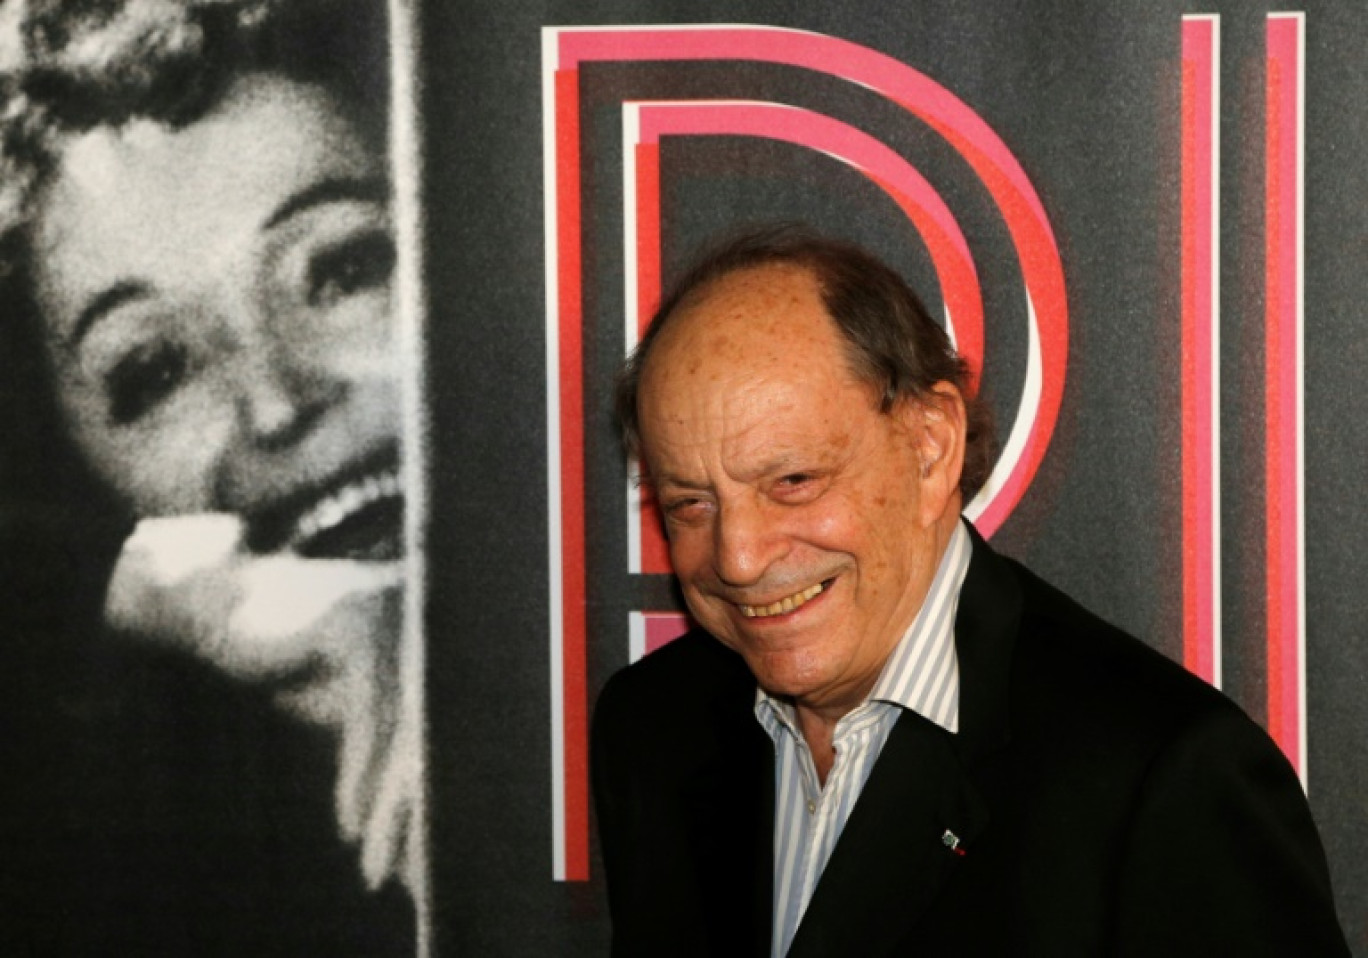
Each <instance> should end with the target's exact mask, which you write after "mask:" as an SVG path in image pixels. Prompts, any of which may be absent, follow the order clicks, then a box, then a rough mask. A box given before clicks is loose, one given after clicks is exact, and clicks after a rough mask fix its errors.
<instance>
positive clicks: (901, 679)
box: [755, 524, 971, 958]
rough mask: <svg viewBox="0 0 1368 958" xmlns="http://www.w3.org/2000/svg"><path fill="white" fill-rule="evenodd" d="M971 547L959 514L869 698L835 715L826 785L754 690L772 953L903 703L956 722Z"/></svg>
mask: <svg viewBox="0 0 1368 958" xmlns="http://www.w3.org/2000/svg"><path fill="white" fill-rule="evenodd" d="M970 549H971V544H970V541H969V534H968V533H967V532H966V531H965V529H964V526H963V524H959V525H957V526H956V527H955V531H954V533H953V534H952V535H951V537H950V543H949V545H948V546H947V547H946V550H945V554H944V555H943V556H942V557H941V561H940V565H939V566H938V567H937V568H936V575H935V578H934V579H933V580H932V582H931V588H930V590H929V591H928V592H927V594H926V599H925V601H924V602H923V603H922V607H921V611H919V612H918V613H917V618H916V619H915V620H914V621H913V622H912V625H911V627H910V628H909V629H908V630H907V632H906V634H904V635H903V637H902V639H900V640H899V642H898V644H897V646H896V647H895V648H894V649H893V652H892V654H891V655H889V657H888V661H886V662H885V663H884V667H883V670H882V671H881V672H880V673H879V678H878V680H877V681H876V682H875V683H874V687H873V689H871V690H870V693H869V696H868V698H866V699H865V700H864V702H862V703H861V704H860V705H858V706H856V707H855V708H854V709H852V710H851V711H850V712H849V713H847V714H846V715H844V716H843V717H842V718H841V719H840V721H838V722H837V723H836V731H835V733H834V735H833V737H832V744H833V746H834V747H835V752H836V759H835V763H834V764H833V765H832V767H831V771H830V772H829V773H828V775H827V780H826V786H825V788H823V787H822V786H821V785H819V784H818V782H817V769H816V766H815V765H814V764H813V761H812V753H811V752H810V751H809V750H808V746H807V742H806V741H805V740H804V739H803V736H802V734H801V733H800V732H799V730H798V721H797V714H796V713H795V711H794V707H793V705H792V704H791V703H789V702H785V701H781V700H779V699H776V698H772V697H770V696H769V695H767V694H766V693H765V692H764V690H762V689H757V690H756V696H755V717H756V718H757V719H758V720H759V722H760V724H761V725H762V726H764V729H765V731H766V732H768V733H769V736H770V738H771V739H773V740H774V749H775V763H774V934H773V938H772V940H771V942H772V943H771V947H770V953H771V955H772V956H773V958H783V956H784V955H785V954H787V952H788V948H789V945H790V943H791V942H792V941H793V936H794V934H795V933H796V932H797V930H798V923H799V922H800V921H801V920H802V917H803V912H804V911H805V910H806V909H807V905H808V902H809V901H810V900H811V898H812V892H813V889H814V888H815V887H816V886H817V880H818V879H819V878H820V877H821V875H822V870H823V869H824V868H826V863H827V861H828V860H829V859H830V858H831V852H832V849H833V848H835V846H836V840H837V839H838V838H840V836H841V829H842V828H844V827H845V823H846V820H847V819H848V818H849V817H850V810H851V809H852V808H853V807H854V805H855V800H856V799H858V798H859V797H860V791H861V790H862V789H863V788H864V784H865V781H866V780H867V779H868V778H869V773H870V770H871V769H872V768H873V767H874V762H875V760H876V759H878V757H879V752H880V750H882V749H883V746H884V742H886V741H888V734H889V732H890V731H892V729H893V723H894V722H896V721H897V719H898V715H899V714H900V713H901V712H902V710H903V709H911V710H913V711H914V712H917V713H918V714H920V715H922V716H924V717H926V718H928V719H930V720H931V721H933V722H935V723H936V724H937V725H939V726H941V727H942V728H944V729H945V730H946V731H949V732H954V731H956V730H957V729H958V728H959V663H958V662H957V660H956V658H955V610H956V609H957V608H958V606H959V591H960V586H961V585H962V584H963V583H964V575H965V573H966V572H967V571H968V569H969V553H970Z"/></svg>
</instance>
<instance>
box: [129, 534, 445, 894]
mask: <svg viewBox="0 0 1368 958" xmlns="http://www.w3.org/2000/svg"><path fill="white" fill-rule="evenodd" d="M105 614H106V618H107V621H108V623H109V624H110V625H111V626H113V627H114V628H115V629H116V630H118V631H120V632H123V633H128V634H130V635H134V636H137V637H140V638H142V639H144V640H147V641H152V642H156V643H158V644H162V645H166V646H168V647H173V648H177V649H180V650H183V651H185V652H187V653H189V654H190V655H192V656H194V657H196V658H198V659H200V660H202V661H204V662H206V663H208V664H210V665H212V666H213V667H215V668H217V669H219V670H221V671H222V672H223V673H225V674H227V675H229V676H231V677H232V678H234V679H236V680H239V681H243V682H247V683H250V684H253V685H256V686H259V687H262V688H264V689H266V690H268V691H269V693H270V694H271V697H272V699H273V701H274V702H275V703H276V704H277V705H278V706H279V707H280V708H281V709H283V710H284V711H285V712H287V713H288V714H290V715H292V716H295V717H297V718H298V719H300V720H301V721H304V722H307V723H309V724H312V725H317V726H320V727H323V728H327V729H329V730H331V731H333V732H334V733H335V734H336V740H337V782H336V793H335V794H336V811H337V824H338V828H339V831H340V834H341V836H342V838H343V839H344V840H346V841H348V842H351V843H356V844H359V845H360V846H361V864H362V870H363V873H364V875H365V878H366V882H367V884H368V885H369V886H370V887H372V888H377V887H379V886H380V885H381V884H383V883H384V882H385V880H386V879H388V878H390V877H391V876H397V877H399V878H401V879H402V880H403V881H405V883H406V884H408V885H409V887H410V889H412V888H413V886H414V876H413V875H412V874H411V873H412V871H413V869H414V867H415V864H414V861H413V856H412V855H411V854H410V847H409V846H410V836H409V833H410V830H411V828H412V816H413V812H414V802H415V800H416V797H417V794H418V790H419V788H420V782H421V769H420V768H419V765H420V761H421V760H420V758H419V755H420V750H419V744H420V743H419V742H418V741H417V739H418V736H419V731H420V730H419V728H418V724H419V723H418V720H417V718H416V716H417V712H418V710H417V708H416V707H410V703H408V702H406V701H405V695H406V694H410V695H412V694H416V690H408V691H407V693H406V691H405V689H404V688H403V687H402V686H403V683H401V681H400V675H401V674H402V671H403V667H402V657H403V655H404V649H403V641H404V640H403V636H404V629H403V574H402V564H401V563H398V562H359V561H352V560H340V559H310V558H303V557H300V556H297V555H294V554H293V553H271V554H267V555H260V554H256V553H252V552H250V551H248V550H247V549H246V548H245V547H244V545H243V530H242V523H241V521H240V520H238V519H237V518H236V517H234V516H231V515H223V514H212V515H195V516H180V517H174V518H160V519H146V520H143V521H142V522H140V523H139V524H138V527H137V528H136V530H135V531H134V533H133V535H131V536H130V537H129V538H128V540H127V542H126V543H125V544H124V548H123V551H122V554H121V555H120V557H119V560H118V562H117V564H116V566H115V569H114V574H113V577H112V578H111V581H110V585H109V591H108V593H107V596H106V601H105Z"/></svg>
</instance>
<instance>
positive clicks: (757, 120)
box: [638, 100, 983, 379]
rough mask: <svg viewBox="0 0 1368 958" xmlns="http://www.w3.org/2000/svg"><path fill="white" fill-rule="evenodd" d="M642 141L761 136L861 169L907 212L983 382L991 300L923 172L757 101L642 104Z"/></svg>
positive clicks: (803, 115) (821, 119)
mask: <svg viewBox="0 0 1368 958" xmlns="http://www.w3.org/2000/svg"><path fill="white" fill-rule="evenodd" d="M638 116H639V118H640V131H641V142H643V143H647V144H651V143H655V142H656V141H657V140H658V139H659V138H660V137H661V136H717V135H742V136H759V137H765V138H768V139H773V140H780V141H784V142H787V143H793V144H796V145H798V146H806V147H808V148H810V149H813V150H816V151H818V152H819V153H826V154H827V155H829V156H832V157H834V158H835V159H838V160H841V161H842V162H844V163H846V164H848V165H850V166H851V167H853V168H855V169H857V170H859V171H860V172H861V173H863V174H865V175H866V176H867V177H869V178H870V179H871V180H873V181H874V182H875V183H876V184H878V186H879V187H880V188H881V189H883V190H884V191H885V192H886V193H888V195H889V196H890V197H891V198H892V199H893V201H894V202H896V203H897V204H898V206H899V207H900V208H901V209H902V210H903V212H904V213H906V214H907V217H908V219H910V220H911V221H912V223H913V225H914V226H915V227H916V229H917V231H918V233H920V234H921V236H922V239H923V241H924V242H925V243H926V247H927V250H928V251H929V252H930V254H931V261H932V263H933V264H934V265H935V268H936V274H937V276H938V277H939V279H940V283H941V290H942V295H943V296H944V297H945V303H946V308H947V310H948V312H949V314H950V318H951V323H952V325H953V327H954V330H955V336H956V340H957V342H958V349H959V352H960V355H962V356H964V358H965V359H966V360H967V361H968V363H969V365H970V368H971V369H972V370H973V372H974V376H975V378H976V379H977V377H978V374H979V371H980V370H981V369H982V366H983V295H982V292H981V290H980V288H979V281H978V273H977V272H976V271H975V269H974V261H973V256H972V254H971V253H970V251H969V244H968V243H967V242H966V241H965V239H964V233H963V231H962V230H961V229H960V227H959V224H958V223H957V222H956V221H955V217H954V215H953V214H952V213H951V212H950V208H949V207H948V206H946V204H945V201H944V200H943V199H941V197H940V194H939V193H937V192H936V190H935V188H934V187H933V186H932V185H931V184H930V183H929V182H927V180H926V178H925V177H923V176H922V175H921V174H920V173H919V172H917V170H916V168H915V167H913V166H912V165H911V164H910V163H908V162H907V161H906V160H905V159H903V158H902V157H901V156H899V155H898V154H897V153H895V152H894V151H893V150H891V149H890V148H889V147H887V146H886V145H884V144H883V143H881V142H879V141H878V140H876V139H874V138H873V137H872V136H870V135H869V134H867V133H864V132H862V131H860V130H857V129H855V128H854V127H852V126H850V125H848V124H846V123H842V122H841V121H840V120H836V119H833V118H832V117H829V116H826V115H825V114H822V113H817V112H814V111H812V110H805V109H802V108H800V107H794V106H787V105H784V104H778V103H762V102H755V101H698V100H695V101H671V102H652V103H641V104H639V105H638Z"/></svg>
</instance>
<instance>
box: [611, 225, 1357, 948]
mask: <svg viewBox="0 0 1368 958" xmlns="http://www.w3.org/2000/svg"><path fill="white" fill-rule="evenodd" d="M967 379H968V377H967V372H966V368H965V366H964V364H963V363H962V362H961V361H960V360H959V359H958V358H957V357H956V356H955V354H954V352H953V349H952V347H951V346H950V344H949V342H948V340H947V338H946V336H945V335H944V333H943V332H942V331H941V330H940V329H939V328H938V327H937V326H936V325H935V324H934V323H933V322H932V321H931V319H930V318H929V317H928V315H927V313H926V311H925V309H924V308H923V307H922V306H921V304H920V303H919V302H918V300H917V298H916V296H915V295H914V294H913V293H912V292H911V291H910V290H909V289H908V288H907V286H906V285H905V284H904V283H903V281H902V280H901V279H900V278H899V277H898V276H897V274H896V273H894V272H893V271H891V270H890V269H888V268H887V267H886V266H884V265H882V264H881V263H879V262H878V261H877V260H875V259H874V258H872V257H871V256H869V255H868V254H867V253H865V252H863V251H861V250H859V249H856V248H853V247H850V246H847V245H844V244H841V243H836V242H831V241H827V240H824V239H821V238H818V237H815V236H812V235H810V234H806V233H802V232H794V231H771V232H766V233H758V234H752V235H750V236H747V237H745V238H742V239H740V240H738V241H736V242H733V243H732V244H731V245H729V246H727V247H725V248H722V249H721V250H720V251H718V252H716V253H715V254H714V255H712V256H711V257H710V258H709V259H707V260H705V261H704V262H702V263H701V264H700V265H699V266H697V267H696V268H695V269H694V270H693V271H692V272H690V273H689V275H688V276H687V277H686V278H685V279H684V280H683V282H682V283H681V285H680V286H679V288H678V289H677V290H676V291H675V292H674V293H673V294H672V295H671V296H669V297H668V298H667V299H666V301H665V302H664V304H663V305H662V307H661V309H660V311H659V313H658V314H657V316H656V319H655V321H654V323H653V324H652V326H651V328H650V330H649V332H648V333H647V336H646V338H645V339H644V340H643V341H642V343H641V346H640V347H639V348H638V350H637V352H636V354H635V355H634V356H633V357H632V359H631V361H630V362H629V364H628V366H627V368H626V369H625V370H624V374H623V377H622V379H621V382H620V386H619V394H618V400H619V405H618V409H619V413H620V415H621V418H622V421H623V426H624V432H625V436H626V441H627V444H628V446H629V448H631V449H633V450H634V451H636V452H638V453H639V455H640V457H641V459H642V462H643V464H644V466H645V470H646V474H647V476H648V477H649V482H650V483H651V484H652V486H653V488H654V492H655V496H656V499H657V501H658V503H659V506H660V509H661V512H662V515H663V516H664V521H665V527H666V531H667V534H668V537H669V544H670V556H671V560H672V562H673V564H674V569H675V572H676V574H677V575H678V577H679V582H680V585H681V587H682V589H683V593H684V598H685V600H686V602H687V603H688V606H689V610H690V612H691V613H692V614H693V617H694V619H695V620H696V621H697V623H698V625H699V628H698V629H696V630H695V631H693V632H692V633H690V634H689V635H687V636H685V637H683V638H681V639H679V640H678V641H676V642H674V643H672V644H671V645H670V646H668V647H667V648H665V649H663V650H661V651H660V652H657V653H655V654H653V655H651V656H649V657H647V658H646V659H644V660H643V661H642V662H640V663H638V664H636V665H634V666H632V667H630V668H628V669H626V670H625V671H623V672H621V673H619V674H618V675H617V676H615V677H614V678H613V679H612V680H611V681H610V682H609V683H608V686H607V688H605V690H604V692H603V695H602V698H601V699H600V700H599V704H598V708H597V713H596V716H595V723H594V734H593V774H594V786H595V792H596V798H597V807H598V816H599V827H600V832H601V836H602V844H603V853H604V862H605V867H606V870H607V875H608V883H609V895H610V901H611V906H612V914H613V923H614V953H615V954H619V955H651V956H660V955H686V954H687V955H705V954H706V955H756V956H762V955H773V956H781V955H790V956H793V958H799V956H819V955H823V956H829V955H904V954H906V955H918V956H930V955H1004V956H1005V955H1012V956H1022V955H1038V956H1060V955H1102V954H1106V955H1164V956H1166V958H1171V956H1174V955H1193V956H1198V955H1201V956H1211V955H1237V954H1238V955H1343V954H1347V948H1346V946H1345V944H1344V940H1343V937H1342V935H1341V932H1340V930H1339V927H1338V924H1337V921H1336V918H1335V913H1334V907H1333V904H1332V900H1331V895H1330V887H1329V879H1328V877H1327V872H1326V866H1325V860H1324V855H1323V852H1322V851H1321V848H1320V844H1319V841H1318V839H1317V836H1316V832H1315V828H1314V825H1313V824H1312V821H1311V817H1310V814H1309V811H1308V808H1307V805H1306V801H1305V799H1304V797H1303V795H1302V792H1301V789H1300V787H1299V785H1298V782H1297V779H1296V777H1295V775H1294V774H1293V772H1292V770H1291V768H1290V767H1289V766H1288V765H1287V763H1286V761H1284V759H1283V758H1282V756H1281V754H1280V753H1279V752H1278V750H1277V748H1276V747H1275V746H1274V745H1273V743H1272V742H1271V741H1270V740H1269V739H1268V738H1267V736H1265V735H1264V733H1263V732H1262V731H1260V729H1259V728H1258V727H1257V726H1255V724H1254V723H1253V722H1251V721H1250V720H1249V719H1248V718H1247V717H1246V716H1245V715H1244V714H1243V713H1241V712H1240V711H1239V709H1238V708H1236V707H1235V706H1234V705H1233V704H1232V703H1231V702H1229V701H1228V700H1226V699H1225V698H1223V697H1222V696H1221V695H1220V694H1219V693H1217V692H1216V691H1214V690H1213V689H1211V688H1210V687H1208V686H1207V685H1205V684H1204V683H1202V682H1200V681H1199V680H1197V679H1195V678H1193V677H1192V676H1190V675H1188V674H1187V673H1186V672H1184V671H1183V670H1182V669H1180V668H1179V667H1177V666H1176V665H1174V664H1172V663H1170V662H1169V661H1168V660H1167V659H1165V658H1163V657H1162V656H1160V655H1158V654H1157V653H1155V652H1153V651H1152V650H1150V649H1149V648H1148V647H1146V646H1145V645H1143V644H1141V643H1140V642H1138V641H1136V640H1134V639H1132V638H1130V637H1128V636H1126V635H1124V634H1122V633H1121V632H1119V631H1118V630H1116V629H1115V628H1113V627H1111V626H1109V625H1107V624H1106V623H1105V622H1102V621H1101V620H1099V619H1097V618H1095V617H1094V616H1092V615H1091V614H1089V613H1088V612H1087V611H1085V610H1084V609H1082V608H1080V607H1079V606H1077V605H1076V604H1074V603H1073V602H1072V601H1070V600H1069V599H1068V598H1067V597H1065V596H1064V595H1062V594H1060V593H1059V592H1057V591H1056V590H1054V589H1053V588H1051V587H1050V586H1049V585H1047V584H1045V583H1044V582H1042V581H1041V580H1039V579H1037V578H1036V577H1035V576H1033V575H1032V574H1031V573H1030V572H1028V571H1027V570H1026V569H1024V568H1022V567H1021V566H1019V565H1017V564H1016V563H1014V562H1012V561H1011V560H1008V559H1006V558H1003V557H1000V556H998V555H995V554H994V553H993V552H992V551H991V550H990V549H989V548H988V547H987V546H986V545H985V544H984V542H983V540H982V539H981V538H980V537H979V536H978V535H977V533H975V531H974V530H973V528H972V526H970V525H969V524H968V523H967V522H966V521H964V520H963V519H962V518H961V516H960V510H961V507H962V505H963V503H964V501H965V500H966V498H967V497H968V496H970V495H972V494H973V492H974V491H975V490H976V489H977V487H978V486H979V485H980V484H981V483H982V481H983V479H984V477H985V475H986V473H987V467H988V464H989V456H988V445H989V443H990V441H991V437H990V435H989V430H988V429H986V428H985V425H984V420H983V418H982V416H981V415H980V414H979V412H978V411H977V409H976V407H975V402H974V400H973V398H972V397H971V396H970V394H969V391H968V388H967Z"/></svg>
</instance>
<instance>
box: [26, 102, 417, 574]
mask: <svg viewBox="0 0 1368 958" xmlns="http://www.w3.org/2000/svg"><path fill="white" fill-rule="evenodd" d="M389 193H390V190H389V182H388V171H387V167H386V163H385V161H384V156H383V153H382V152H381V151H380V150H379V149H378V148H377V147H376V145H375V144H373V143H371V142H370V141H368V140H367V139H366V138H365V137H364V136H363V134H362V132H361V130H360V129H359V127H358V126H357V125H356V124H355V123H352V122H350V121H349V120H348V119H347V118H346V117H345V115H344V114H343V113H342V111H340V110H339V109H338V108H337V105H336V104H335V102H334V101H333V100H332V99H331V98H330V97H329V95H328V94H327V93H325V92H323V91H322V90H320V89H317V88H314V87H311V86H305V85H301V84H298V83H295V82H293V81H290V80H287V79H284V78H281V77H279V76H274V75H251V76H247V77H244V78H242V79H239V80H237V81H236V82H235V83H234V84H233V85H232V86H230V87H229V89H228V91H227V94H226V95H225V97H224V98H223V99H222V101H221V102H219V103H218V104H217V105H216V106H215V107H213V108H212V109H211V110H210V111H209V112H208V113H207V114H205V115H204V116H203V117H202V118H200V119H198V120H196V121H194V122H192V123H190V124H188V125H185V126H183V127H180V128H172V127H168V126H164V125H161V124H157V123H153V122H150V121H134V122H132V123H130V124H128V125H126V126H124V127H121V128H117V129H115V128H110V127H99V128H96V129H94V130H92V131H91V132H89V133H86V134H83V135H81V136H79V137H77V138H75V139H74V140H73V141H72V143H71V145H70V146H69V148H67V149H66V150H65V151H64V153H63V154H62V158H61V163H60V165H59V167H58V169H57V172H56V174H55V176H54V177H53V179H52V180H51V182H50V185H49V187H48V188H47V190H46V192H45V193H44V195H43V198H42V201H41V202H42V205H41V208H40V213H39V217H38V219H37V221H36V223H35V230H34V237H33V238H34V243H33V251H34V262H35V267H34V277H35V292H36V301H37V303H38V306H39V310H40V312H41V314H42V319H43V325H44V333H45V338H46V341H47V346H48V355H49V359H50V361H51V364H52V368H53V370H54V372H55V381H56V385H57V389H58V394H59V395H58V398H59V400H60V404H61V406H62V409H63V411H64V414H65V416H66V419H67V422H68V424H69V426H70V429H71V432H72V434H73V436H74V438H75V440H76V443H77V444H78V446H79V448H80V449H81V450H82V451H83V452H84V454H85V455H86V457H87V458H88V459H89V460H90V461H91V463H92V464H93V465H94V467H95V469H96V471H97V473H98V474H99V475H100V476H101V477H102V478H103V479H104V480H105V481H106V482H107V483H108V484H109V485H110V486H111V487H112V488H113V490H114V491H115V492H116V493H117V494H119V495H120V497H121V498H122V499H123V500H124V501H125V502H126V503H127V504H128V506H129V507H130V508H131V509H132V510H133V512H134V513H135V514H136V515H138V516H140V517H145V516H153V515H171V514H181V513H194V512H232V513H237V514H239V515H242V516H243V517H245V518H246V519H247V520H248V530H249V537H250V541H252V542H253V544H254V545H255V547H256V548H258V549H261V550H263V551H270V550H274V549H279V548H292V549H295V550H296V551H299V552H301V553H304V554H310V555H327V556H353V557H369V558H381V557H392V556H394V555H397V553H398V551H399V549H400V547H401V546H400V543H401V539H400V530H401V526H402V521H401V511H402V510H401V506H400V498H399V482H398V472H397V470H398V466H399V454H400V450H399V431H400V426H399V423H400V405H399V393H398V390H399V383H398V370H397V366H396V361H395V348H394V347H395V330H394V325H393V316H392V313H393V303H394V298H393V291H392V284H391V276H392V272H393V267H394V256H395V254H394V243H393V238H392V231H391V225H390V218H389Z"/></svg>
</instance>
